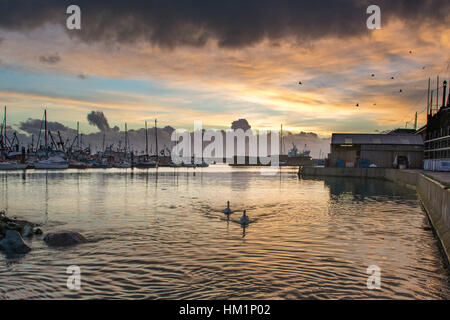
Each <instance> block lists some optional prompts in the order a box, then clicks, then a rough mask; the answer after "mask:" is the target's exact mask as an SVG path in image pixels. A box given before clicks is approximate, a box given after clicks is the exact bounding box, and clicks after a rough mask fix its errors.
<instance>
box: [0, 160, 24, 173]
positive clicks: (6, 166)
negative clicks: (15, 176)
mask: <svg viewBox="0 0 450 320" xmlns="http://www.w3.org/2000/svg"><path fill="white" fill-rule="evenodd" d="M27 167H28V164H26V163H16V162H9V161H7V162H0V170H8V171H9V170H25V169H26V168H27Z"/></svg>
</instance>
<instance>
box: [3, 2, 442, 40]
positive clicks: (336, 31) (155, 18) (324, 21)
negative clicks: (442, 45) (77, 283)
mask: <svg viewBox="0 0 450 320" xmlns="http://www.w3.org/2000/svg"><path fill="white" fill-rule="evenodd" d="M371 2H372V1H368V0H367V1H366V0H321V1H310V0H304V1H301V0H296V1H294V0H277V1H269V0H246V1H241V0H239V1H237V0H228V1H220V2H219V1H212V0H196V1H187V0H166V1H157V0H149V1H137V0H136V1H131V0H130V1H113V0H109V1H102V0H99V1H87V0H78V1H61V0H23V1H17V0H0V28H3V29H10V30H29V29H33V28H36V27H39V26H42V25H43V24H44V23H47V22H48V23H56V24H61V25H65V22H66V18H67V15H66V13H65V11H66V8H67V6H68V5H71V4H74V3H76V4H77V5H79V6H80V8H81V13H82V14H81V15H82V24H81V26H82V29H81V30H72V31H69V30H68V32H69V33H70V34H71V35H73V36H76V37H80V38H81V39H82V40H84V41H87V42H103V41H118V42H122V43H127V42H133V41H136V40H141V39H145V40H147V41H149V42H150V43H152V44H155V45H158V46H161V47H169V48H170V47H176V46H180V45H193V46H202V45H204V44H205V43H206V42H207V41H208V40H210V39H215V40H217V41H218V44H219V46H221V47H232V48H233V47H243V46H248V45H252V44H255V43H257V42H259V41H261V40H263V39H269V40H271V41H272V42H273V43H276V41H277V40H279V39H282V38H285V37H289V36H292V37H294V38H295V39H297V40H298V41H299V42H301V41H304V40H311V39H319V38H322V37H329V36H331V37H349V36H357V35H361V34H365V33H367V32H369V31H368V29H367V28H366V19H367V17H368V16H367V14H366V8H367V6H368V5H370V4H373V3H371ZM376 3H377V4H378V5H380V7H381V10H382V11H381V12H382V22H383V23H386V22H387V21H388V20H389V19H391V18H392V17H397V18H400V19H402V20H403V21H405V22H406V23H409V24H410V25H411V27H414V28H416V27H418V26H420V25H421V24H423V23H429V22H431V23H446V22H448V19H449V16H450V14H449V11H450V2H449V1H448V0H427V1H426V0H424V1H418V0H416V1H411V0H396V1H391V0H378V1H376Z"/></svg>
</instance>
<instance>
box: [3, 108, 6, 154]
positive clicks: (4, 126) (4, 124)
mask: <svg viewBox="0 0 450 320" xmlns="http://www.w3.org/2000/svg"><path fill="white" fill-rule="evenodd" d="M3 134H4V138H3V141H4V143H5V147H6V146H7V141H6V139H7V138H6V106H5V115H4V120H3Z"/></svg>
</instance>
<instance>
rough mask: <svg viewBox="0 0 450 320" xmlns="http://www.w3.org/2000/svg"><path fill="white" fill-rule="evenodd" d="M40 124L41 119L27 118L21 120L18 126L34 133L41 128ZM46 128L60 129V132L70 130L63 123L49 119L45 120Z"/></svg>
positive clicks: (51, 129)
mask: <svg viewBox="0 0 450 320" xmlns="http://www.w3.org/2000/svg"><path fill="white" fill-rule="evenodd" d="M42 125H43V124H42V121H41V120H39V119H31V118H29V119H28V120H27V121H24V122H21V123H20V124H19V128H20V130H22V131H25V132H26V133H29V134H32V133H33V134H36V133H38V132H39V130H41V126H42ZM42 129H43V127H42ZM47 129H48V130H50V131H61V132H65V131H71V130H72V129H70V128H69V127H66V126H65V125H63V124H62V123H59V122H51V121H49V122H47Z"/></svg>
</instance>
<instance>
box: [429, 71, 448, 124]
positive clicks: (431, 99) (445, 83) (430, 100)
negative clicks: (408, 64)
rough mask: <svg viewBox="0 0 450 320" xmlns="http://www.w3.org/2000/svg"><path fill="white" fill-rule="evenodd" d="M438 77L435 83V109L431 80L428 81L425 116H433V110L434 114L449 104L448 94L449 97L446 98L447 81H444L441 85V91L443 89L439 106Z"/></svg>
mask: <svg viewBox="0 0 450 320" xmlns="http://www.w3.org/2000/svg"><path fill="white" fill-rule="evenodd" d="M439 89H440V87H439V76H437V81H436V109H434V108H433V104H434V103H433V97H434V90H431V79H430V78H429V79H428V96H427V116H431V117H432V116H433V110H435V111H436V112H437V111H438V110H439V109H440V108H441V107H445V106H446V105H447V106H449V104H450V94H449V97H448V98H447V81H446V80H444V82H443V85H442V89H443V94H442V105H441V106H439ZM446 99H448V100H447V104H446V101H445V100H446Z"/></svg>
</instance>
